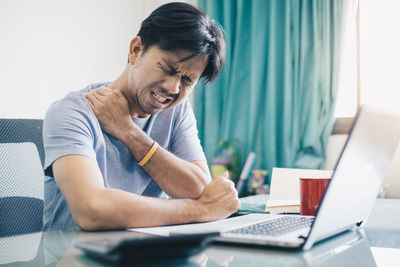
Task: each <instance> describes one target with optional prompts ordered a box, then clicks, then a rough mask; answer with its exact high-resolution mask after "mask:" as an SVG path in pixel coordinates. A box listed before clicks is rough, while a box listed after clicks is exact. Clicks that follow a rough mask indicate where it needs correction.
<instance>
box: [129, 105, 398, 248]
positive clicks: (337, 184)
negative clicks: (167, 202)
mask: <svg viewBox="0 0 400 267" xmlns="http://www.w3.org/2000/svg"><path fill="white" fill-rule="evenodd" d="M399 139H400V116H399V115H396V114H391V113H387V112H385V111H382V110H377V109H376V108H373V107H370V106H362V107H361V108H360V111H359V113H358V114H357V116H356V119H355V120H354V123H353V126H352V130H351V132H350V134H349V137H348V139H347V141H346V144H345V146H344V148H343V151H342V152H341V155H340V157H339V159H338V162H337V164H336V167H335V169H334V172H333V175H332V179H331V181H330V183H329V185H328V187H327V189H326V192H325V194H324V196H323V198H322V201H321V204H320V206H319V209H318V210H317V213H316V216H315V217H313V216H300V215H279V214H248V215H243V216H239V217H234V218H230V219H225V220H220V221H217V222H210V223H205V224H192V225H182V226H174V227H172V228H169V229H168V228H163V229H164V230H165V231H169V233H170V234H171V233H193V232H200V231H203V232H207V231H209V232H213V231H218V232H220V236H219V237H217V238H216V241H218V242H224V243H235V244H247V245H258V246H274V247H281V248H296V249H304V250H308V249H310V248H311V247H312V246H313V244H315V243H316V242H318V241H321V240H324V239H326V238H328V237H331V236H333V235H336V234H339V233H342V232H344V231H346V230H348V229H352V228H358V227H362V226H363V225H364V223H365V221H366V219H367V217H368V215H369V213H370V210H371V209H372V207H373V205H374V202H375V199H376V197H377V195H378V192H379V190H380V188H381V184H382V182H383V179H384V177H385V173H386V172H387V169H388V167H389V164H390V161H391V158H392V157H393V154H394V151H395V149H396V147H397V145H398V143H399ZM257 224H264V226H265V224H266V225H267V227H264V228H266V229H267V230H265V229H264V228H263V227H262V225H261V226H260V225H258V226H257ZM276 224H280V225H281V226H276ZM293 224H294V226H293ZM282 225H283V226H282ZM285 227H286V228H291V231H288V232H285V231H283V230H282V228H283V229H285ZM167 229H168V230H167ZM135 230H137V229H135ZM150 232H151V231H150Z"/></svg>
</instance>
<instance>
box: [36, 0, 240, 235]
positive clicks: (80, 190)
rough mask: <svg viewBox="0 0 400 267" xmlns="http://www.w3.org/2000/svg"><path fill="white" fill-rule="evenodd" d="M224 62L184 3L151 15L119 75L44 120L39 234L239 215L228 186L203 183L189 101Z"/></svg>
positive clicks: (214, 34)
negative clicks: (42, 204)
mask: <svg viewBox="0 0 400 267" xmlns="http://www.w3.org/2000/svg"><path fill="white" fill-rule="evenodd" d="M224 58H225V43H224V40H223V37H222V32H221V29H220V28H219V27H218V26H217V25H216V24H215V23H214V22H212V21H210V19H209V18H208V17H207V16H206V15H205V14H204V13H203V12H201V11H199V10H198V9H196V8H194V7H192V6H190V5H188V4H184V3H170V4H166V5H164V6H161V7H160V8H158V9H156V10H155V11H154V12H153V13H152V14H151V15H150V16H149V17H148V18H147V19H145V20H144V21H143V23H142V26H141V29H140V31H139V33H138V35H137V36H136V37H135V38H133V40H132V41H131V43H130V47H129V62H128V65H127V67H126V69H125V71H124V72H123V73H122V74H121V76H120V77H119V78H117V79H116V80H115V81H113V82H112V83H101V84H94V85H91V86H89V87H87V88H85V89H83V90H81V91H78V92H72V93H70V94H68V95H67V96H66V97H65V98H64V99H61V100H59V101H57V102H55V103H54V104H53V105H52V106H51V107H50V109H49V110H48V112H47V114H46V118H45V120H44V130H43V135H44V145H45V152H46V161H45V174H46V178H45V196H44V205H45V207H44V215H43V217H44V226H43V229H44V230H52V229H62V228H70V227H76V226H78V227H80V228H82V229H86V230H95V229H116V228H129V227H142V226H158V225H167V224H180V223H190V222H205V221H210V220H216V219H220V218H224V217H227V216H229V215H230V214H232V213H233V212H235V211H236V210H237V209H238V206H239V200H238V198H237V192H236V190H235V189H234V186H233V183H232V182H231V181H230V180H229V179H227V178H226V177H224V176H220V177H215V178H214V179H212V180H211V177H210V174H209V170H208V167H207V164H206V160H205V156H204V153H203V150H202V148H201V146H200V142H199V140H198V137H197V129H196V121H195V118H194V115H193V111H192V108H191V106H190V104H189V102H188V100H187V96H188V95H189V94H190V93H191V91H192V90H193V88H194V87H195V85H196V83H197V82H198V81H199V79H200V78H202V77H204V79H205V80H206V82H208V81H213V80H214V79H215V78H216V77H217V76H218V74H219V72H220V69H221V67H222V64H223V62H224Z"/></svg>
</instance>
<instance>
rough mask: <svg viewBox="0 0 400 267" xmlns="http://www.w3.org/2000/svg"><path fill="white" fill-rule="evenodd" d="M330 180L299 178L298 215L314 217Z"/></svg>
mask: <svg viewBox="0 0 400 267" xmlns="http://www.w3.org/2000/svg"><path fill="white" fill-rule="evenodd" d="M330 180H331V179H330V178H300V214H301V215H311V216H315V213H316V212H317V209H318V206H319V203H320V202H321V199H322V196H323V195H324V193H325V190H326V187H327V186H328V184H329V181H330Z"/></svg>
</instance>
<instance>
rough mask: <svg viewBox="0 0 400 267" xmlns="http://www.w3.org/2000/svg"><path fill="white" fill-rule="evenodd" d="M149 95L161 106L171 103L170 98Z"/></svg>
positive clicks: (153, 94) (152, 93)
mask: <svg viewBox="0 0 400 267" xmlns="http://www.w3.org/2000/svg"><path fill="white" fill-rule="evenodd" d="M151 95H152V96H153V97H154V98H155V99H156V100H157V101H158V102H159V103H161V104H168V103H169V102H171V101H172V99H171V98H168V97H164V96H161V95H158V94H156V93H155V92H151Z"/></svg>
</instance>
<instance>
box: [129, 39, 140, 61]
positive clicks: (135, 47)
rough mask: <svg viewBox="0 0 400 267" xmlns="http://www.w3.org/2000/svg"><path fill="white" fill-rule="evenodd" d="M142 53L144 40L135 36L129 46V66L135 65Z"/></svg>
mask: <svg viewBox="0 0 400 267" xmlns="http://www.w3.org/2000/svg"><path fill="white" fill-rule="evenodd" d="M142 52H143V45H142V39H141V38H140V37H139V36H135V38H133V39H132V41H131V44H130V46H129V64H131V65H134V64H135V62H136V60H137V59H138V58H139V57H140V56H141V55H142Z"/></svg>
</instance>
